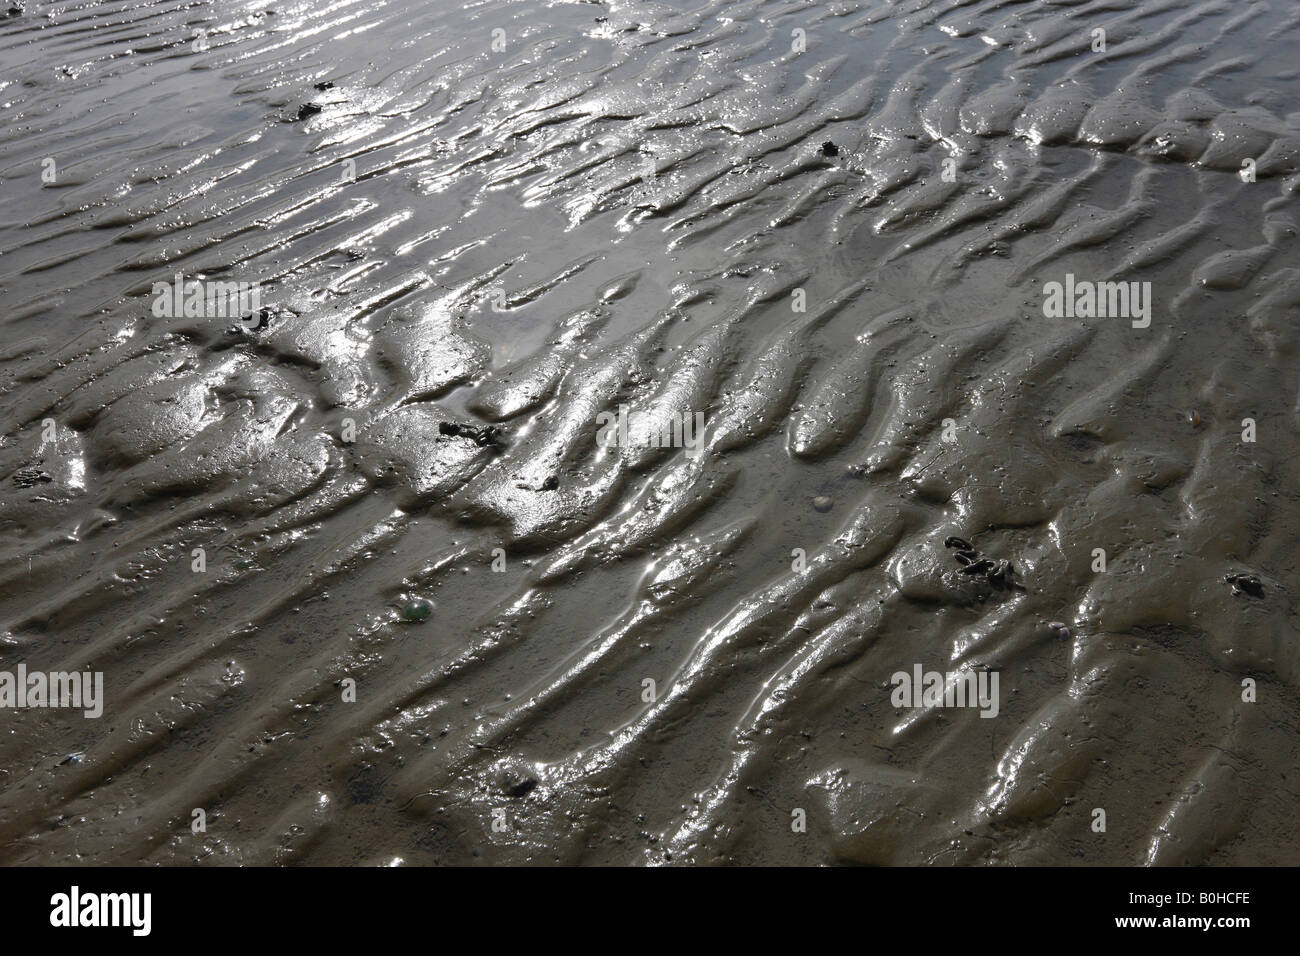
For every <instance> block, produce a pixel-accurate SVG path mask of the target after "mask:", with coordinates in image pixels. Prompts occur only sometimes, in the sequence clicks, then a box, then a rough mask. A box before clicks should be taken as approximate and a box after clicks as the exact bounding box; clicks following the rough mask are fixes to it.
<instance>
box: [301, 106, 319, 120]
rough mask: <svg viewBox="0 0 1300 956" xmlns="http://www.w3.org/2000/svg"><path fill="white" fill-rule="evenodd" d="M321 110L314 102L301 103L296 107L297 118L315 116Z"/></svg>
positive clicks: (302, 118) (303, 118)
mask: <svg viewBox="0 0 1300 956" xmlns="http://www.w3.org/2000/svg"><path fill="white" fill-rule="evenodd" d="M320 111H321V107H319V106H317V105H316V104H315V103H303V104H302V106H300V107H298V119H300V120H305V119H306V118H307V117H308V116H315V115H316V114H317V113H319V112H320Z"/></svg>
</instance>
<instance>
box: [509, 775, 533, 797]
mask: <svg viewBox="0 0 1300 956" xmlns="http://www.w3.org/2000/svg"><path fill="white" fill-rule="evenodd" d="M536 789H537V781H536V780H534V779H532V778H531V777H530V778H528V779H527V780H521V781H520V782H519V783H517V784H515V785H514V786H513V787H510V788H509V789H508V790H506V793H507V794H509V795H510V796H511V797H513V798H514V799H516V800H518V799H519V798H521V797H526V796H528V795H529V794H530V793H532V792H533V791H534V790H536Z"/></svg>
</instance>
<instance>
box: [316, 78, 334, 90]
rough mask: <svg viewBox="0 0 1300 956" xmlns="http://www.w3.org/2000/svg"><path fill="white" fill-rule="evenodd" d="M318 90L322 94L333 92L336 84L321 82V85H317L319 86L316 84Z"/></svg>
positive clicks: (327, 81)
mask: <svg viewBox="0 0 1300 956" xmlns="http://www.w3.org/2000/svg"><path fill="white" fill-rule="evenodd" d="M316 89H318V90H320V91H322V92H324V91H325V90H332V89H334V83H333V82H332V81H330V80H325V81H323V82H321V83H317V84H316Z"/></svg>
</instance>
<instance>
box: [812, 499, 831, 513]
mask: <svg viewBox="0 0 1300 956" xmlns="http://www.w3.org/2000/svg"><path fill="white" fill-rule="evenodd" d="M812 506H813V510H814V511H820V512H822V513H823V514H825V513H826V512H827V511H830V510H831V509H832V508H834V507H835V502H834V501H832V500H831V499H830V498H829V497H828V496H826V495H818V496H817V497H816V498H814V499H813V500H812Z"/></svg>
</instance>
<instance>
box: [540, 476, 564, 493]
mask: <svg viewBox="0 0 1300 956" xmlns="http://www.w3.org/2000/svg"><path fill="white" fill-rule="evenodd" d="M558 487H560V479H559V478H556V477H555V476H554V475H551V476H550V477H549V478H547V479H546V480H545V481H543V482H542V491H554V490H555V489H556V488H558Z"/></svg>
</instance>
